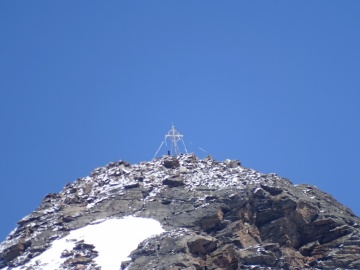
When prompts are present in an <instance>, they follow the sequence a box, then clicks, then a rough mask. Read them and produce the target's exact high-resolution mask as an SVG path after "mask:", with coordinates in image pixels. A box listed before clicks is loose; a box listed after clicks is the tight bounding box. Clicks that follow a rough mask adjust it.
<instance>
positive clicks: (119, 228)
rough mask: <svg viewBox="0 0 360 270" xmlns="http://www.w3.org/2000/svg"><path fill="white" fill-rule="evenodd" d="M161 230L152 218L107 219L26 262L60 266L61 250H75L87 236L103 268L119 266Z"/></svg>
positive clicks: (44, 266)
mask: <svg viewBox="0 0 360 270" xmlns="http://www.w3.org/2000/svg"><path fill="white" fill-rule="evenodd" d="M162 232H164V230H163V229H162V227H161V225H160V223H159V222H158V221H156V220H153V219H148V218H139V217H133V216H127V217H124V218H121V219H117V218H113V219H107V220H105V221H102V222H100V223H99V222H98V223H95V224H90V225H87V226H85V227H83V228H80V229H77V230H74V231H71V232H70V234H69V235H68V236H66V237H64V238H62V239H58V240H55V241H54V242H53V243H52V246H51V247H50V248H49V249H48V250H46V251H45V252H43V253H42V254H41V255H39V256H37V257H35V258H33V259H32V260H31V261H29V262H28V263H26V264H25V266H35V267H36V269H42V270H54V269H60V265H61V264H62V263H63V262H64V261H65V260H66V259H65V258H61V257H60V256H61V253H62V252H63V251H64V250H65V249H67V250H69V251H70V250H72V248H73V247H74V245H75V242H76V241H80V240H84V241H85V243H86V244H93V245H94V246H95V250H96V251H98V252H99V256H98V257H96V258H95V259H94V260H95V262H96V263H97V264H98V265H100V266H101V269H102V270H118V269H119V268H120V264H121V262H122V261H125V260H128V259H129V258H128V256H129V255H130V253H131V251H133V250H134V249H136V248H137V246H138V244H139V243H140V242H141V241H143V240H145V239H146V238H148V237H150V236H153V235H156V234H160V233H162ZM11 269H12V270H20V269H21V268H20V267H16V268H11Z"/></svg>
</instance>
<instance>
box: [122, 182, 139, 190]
mask: <svg viewBox="0 0 360 270" xmlns="http://www.w3.org/2000/svg"><path fill="white" fill-rule="evenodd" d="M139 186H140V185H139V183H136V182H134V183H129V184H126V185H124V188H125V189H130V188H137V187H139Z"/></svg>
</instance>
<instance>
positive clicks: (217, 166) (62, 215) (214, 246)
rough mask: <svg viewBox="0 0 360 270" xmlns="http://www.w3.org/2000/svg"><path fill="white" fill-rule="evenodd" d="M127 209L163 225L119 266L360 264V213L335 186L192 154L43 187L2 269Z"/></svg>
mask: <svg viewBox="0 0 360 270" xmlns="http://www.w3.org/2000/svg"><path fill="white" fill-rule="evenodd" d="M129 215H134V216H137V217H147V218H152V219H156V220H158V221H159V222H161V224H162V226H163V228H164V229H165V230H166V232H165V233H163V234H161V235H157V236H155V237H152V238H150V239H147V240H145V241H143V242H142V243H140V245H139V246H138V248H137V249H135V250H134V251H133V252H132V253H131V255H130V257H131V263H130V262H123V263H122V264H121V266H120V265H119V266H118V268H120V267H121V268H122V269H125V268H127V269H128V270H143V269H164V270H165V269H166V270H169V269H173V270H174V269H177V270H180V269H181V270H184V269H187V270H190V269H191V270H194V269H196V270H204V269H207V270H220V269H259V270H261V269H336V268H338V269H360V219H359V218H358V217H356V216H355V215H354V214H353V213H352V211H351V210H350V209H348V208H346V207H345V206H343V205H341V204H340V203H338V202H337V201H336V200H335V199H334V198H332V197H331V196H330V195H329V194H326V193H324V192H322V191H320V190H318V189H317V188H316V187H313V186H309V185H297V186H294V185H293V184H292V183H291V182H290V181H289V180H287V179H285V178H281V177H279V176H277V175H276V174H261V173H259V172H257V171H255V170H251V169H247V168H245V167H242V166H241V164H240V162H239V161H237V160H234V161H231V160H226V161H224V162H217V161H215V160H213V159H212V158H211V157H207V158H204V159H202V160H198V159H196V157H195V156H194V155H178V156H177V157H169V156H164V157H162V158H160V159H156V160H154V161H152V162H142V163H140V164H133V165H130V164H128V163H126V162H124V161H119V162H113V163H110V164H109V165H107V166H105V167H100V168H97V169H95V170H93V171H92V172H91V174H90V176H87V177H85V178H79V179H77V180H76V181H75V182H74V183H72V184H67V185H66V186H65V187H64V189H63V190H62V191H61V192H60V193H59V194H48V195H46V196H45V198H44V199H43V201H42V203H41V205H40V206H39V207H38V208H37V209H36V210H35V211H34V212H33V213H31V214H29V215H28V216H26V217H25V218H23V219H22V220H20V221H19V222H18V225H19V226H18V228H17V229H16V230H14V231H13V232H12V234H11V235H9V236H8V238H7V239H6V240H5V241H4V242H3V243H2V244H1V245H0V269H3V268H5V269H6V267H7V266H14V267H16V266H22V265H24V264H25V265H27V264H26V263H27V262H28V261H29V260H30V259H31V258H33V257H34V259H36V258H37V257H36V256H38V255H39V254H41V253H42V252H44V251H45V250H47V249H48V248H49V247H51V245H52V243H53V241H54V240H56V239H59V238H61V237H64V236H66V235H67V234H68V233H69V231H71V230H74V229H78V228H81V227H84V226H87V225H89V224H90V223H92V222H94V221H98V220H101V219H106V218H108V217H119V218H121V217H124V216H129ZM61 256H62V257H63V260H64V264H63V265H62V269H63V270H70V269H99V267H100V266H97V265H96V264H95V263H94V258H96V257H97V256H98V251H97V249H96V246H93V245H92V244H89V243H85V242H76V243H75V246H74V247H73V249H72V250H71V248H70V249H69V250H64V251H63V252H62V254H61ZM29 267H30V268H29V269H31V267H33V269H36V266H29ZM34 267H35V268H34ZM6 270H8V269H6Z"/></svg>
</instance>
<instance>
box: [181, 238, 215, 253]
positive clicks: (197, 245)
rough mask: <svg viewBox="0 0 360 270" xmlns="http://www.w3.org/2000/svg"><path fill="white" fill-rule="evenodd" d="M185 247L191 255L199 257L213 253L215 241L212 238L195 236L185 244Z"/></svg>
mask: <svg viewBox="0 0 360 270" xmlns="http://www.w3.org/2000/svg"><path fill="white" fill-rule="evenodd" d="M187 245H188V247H189V251H190V253H191V254H193V255H195V256H199V255H205V254H208V253H210V252H212V251H214V250H215V249H216V247H217V240H216V238H213V237H204V236H195V237H194V238H191V239H190V240H189V241H188V242H187Z"/></svg>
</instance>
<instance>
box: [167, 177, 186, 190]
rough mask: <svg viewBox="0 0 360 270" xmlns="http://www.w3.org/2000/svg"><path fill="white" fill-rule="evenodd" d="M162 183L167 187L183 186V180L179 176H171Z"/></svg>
mask: <svg viewBox="0 0 360 270" xmlns="http://www.w3.org/2000/svg"><path fill="white" fill-rule="evenodd" d="M162 183H163V184H164V185H167V186H169V187H179V186H183V185H184V184H185V183H184V179H183V178H182V177H181V176H173V177H169V178H166V179H165V180H164V181H163V182H162Z"/></svg>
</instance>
